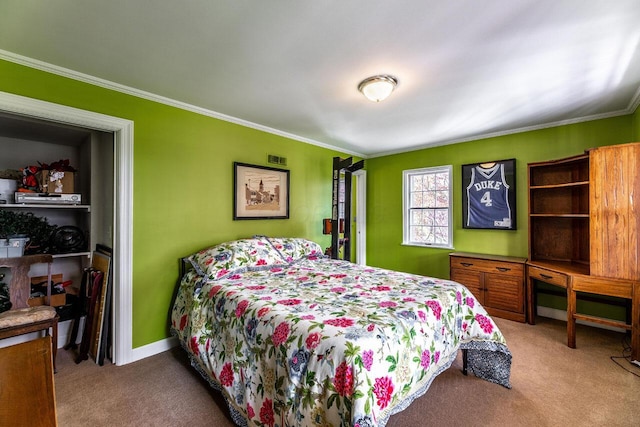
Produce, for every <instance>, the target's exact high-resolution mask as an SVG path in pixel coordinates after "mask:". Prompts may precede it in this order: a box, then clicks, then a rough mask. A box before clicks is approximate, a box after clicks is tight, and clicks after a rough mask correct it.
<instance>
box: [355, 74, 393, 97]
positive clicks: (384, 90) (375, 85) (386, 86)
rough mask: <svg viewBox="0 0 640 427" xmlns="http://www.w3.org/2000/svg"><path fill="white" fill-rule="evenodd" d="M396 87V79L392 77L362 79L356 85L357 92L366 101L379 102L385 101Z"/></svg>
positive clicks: (381, 76) (382, 76)
mask: <svg viewBox="0 0 640 427" xmlns="http://www.w3.org/2000/svg"><path fill="white" fill-rule="evenodd" d="M397 85H398V79H396V78H395V77H393V76H388V75H380V76H373V77H369V78H366V79H364V80H363V81H361V82H360V84H359V85H358V90H359V91H360V92H362V94H363V95H364V96H366V97H367V99H369V100H371V101H373V102H380V101H382V100H384V99H386V98H387V97H388V96H389V95H391V92H393V90H394V89H395V88H396V86H397Z"/></svg>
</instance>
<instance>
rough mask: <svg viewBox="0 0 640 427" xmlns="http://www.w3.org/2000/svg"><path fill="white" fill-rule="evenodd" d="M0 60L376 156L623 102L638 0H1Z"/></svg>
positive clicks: (631, 87) (636, 62)
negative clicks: (383, 85)
mask: <svg viewBox="0 0 640 427" xmlns="http://www.w3.org/2000/svg"><path fill="white" fill-rule="evenodd" d="M0 57H2V58H5V59H10V60H15V61H18V62H20V61H24V60H31V59H35V60H37V61H42V62H43V63H44V64H42V63H39V62H36V65H40V66H42V65H46V66H48V64H51V65H53V66H55V67H53V68H51V67H50V68H49V69H53V70H54V71H60V70H63V69H64V70H63V71H64V72H68V70H71V71H72V72H73V73H72V75H73V74H74V73H81V74H79V75H80V76H81V77H87V76H93V77H97V78H98V79H103V80H100V82H101V83H105V84H107V85H109V84H111V83H115V84H117V85H116V86H115V87H116V88H119V89H125V90H130V89H132V88H133V89H135V90H136V91H142V92H144V93H143V95H150V94H153V95H154V96H159V97H162V99H163V100H164V101H166V102H170V103H171V102H176V103H178V104H179V105H182V106H185V107H186V108H190V109H195V110H196V111H200V112H203V113H205V114H210V115H213V116H216V117H221V118H224V119H227V120H230V121H234V122H238V123H243V124H247V125H249V126H254V127H257V128H259V129H264V130H267V131H270V132H274V133H277V134H282V135H285V136H289V137H292V138H295V139H299V140H302V141H306V142H311V143H314V144H318V145H322V146H329V147H336V148H338V149H340V150H344V151H346V152H348V153H352V154H360V155H364V156H377V155H381V154H386V153H394V152H402V151H408V150H412V149H418V148H422V147H428V146H434V145H442V144H447V143H453V142H459V141H464V140H470V139H478V138H482V137H486V136H490V135H499V134H505V133H512V132H515V131H519V130H525V129H535V128H541V127H547V126H551V125H555V124H561V123H572V122H578V121H583V120H589V119H594V118H600V117H609V116H615V115H621V114H629V113H631V112H633V111H634V110H635V108H636V107H637V106H638V103H639V102H640V1H639V0H615V1H606V0H451V1H442V0H439V1H434V0H394V1H382V0H340V1H334V0H316V1H302V0H272V1H247V0H235V1H219V0H184V1H176V0H137V1H133V0H109V1H105V0H83V1H77V0H56V1H41V0H2V1H1V2H0ZM57 67H60V68H57ZM45 68H46V67H45ZM375 74H391V75H393V76H395V77H397V79H398V80H399V85H398V88H397V89H396V91H395V92H394V93H393V94H392V95H391V97H389V98H388V99H387V100H386V101H384V102H381V103H378V104H376V103H372V102H371V101H368V100H366V99H365V98H364V97H363V96H362V95H361V94H360V93H359V92H358V91H357V86H358V83H359V82H360V81H361V80H363V79H364V78H366V77H369V76H371V75H375Z"/></svg>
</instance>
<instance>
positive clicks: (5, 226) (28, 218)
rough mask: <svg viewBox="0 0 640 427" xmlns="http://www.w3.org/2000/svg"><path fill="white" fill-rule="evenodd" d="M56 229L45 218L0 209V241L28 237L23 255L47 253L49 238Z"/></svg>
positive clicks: (28, 213)
mask: <svg viewBox="0 0 640 427" xmlns="http://www.w3.org/2000/svg"><path fill="white" fill-rule="evenodd" d="M56 228H57V227H56V226H55V225H50V224H49V221H47V219H46V218H43V217H39V216H35V215H34V214H33V213H32V212H15V211H10V210H7V209H0V239H9V238H12V237H28V238H29V242H27V246H26V248H25V254H43V253H48V252H49V249H50V244H49V238H50V237H51V233H53V231H54V230H55V229H56Z"/></svg>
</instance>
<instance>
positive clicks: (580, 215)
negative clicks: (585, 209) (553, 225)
mask: <svg viewBox="0 0 640 427" xmlns="http://www.w3.org/2000/svg"><path fill="white" fill-rule="evenodd" d="M529 216H530V217H532V218H587V219H588V218H589V214H588V213H566V214H561V213H557V214H556V213H540V214H533V213H532V214H530V215H529Z"/></svg>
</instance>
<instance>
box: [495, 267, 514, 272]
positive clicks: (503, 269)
mask: <svg viewBox="0 0 640 427" xmlns="http://www.w3.org/2000/svg"><path fill="white" fill-rule="evenodd" d="M496 268H497V269H498V271H502V272H503V273H504V272H505V271H511V269H510V268H506V267H496Z"/></svg>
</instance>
